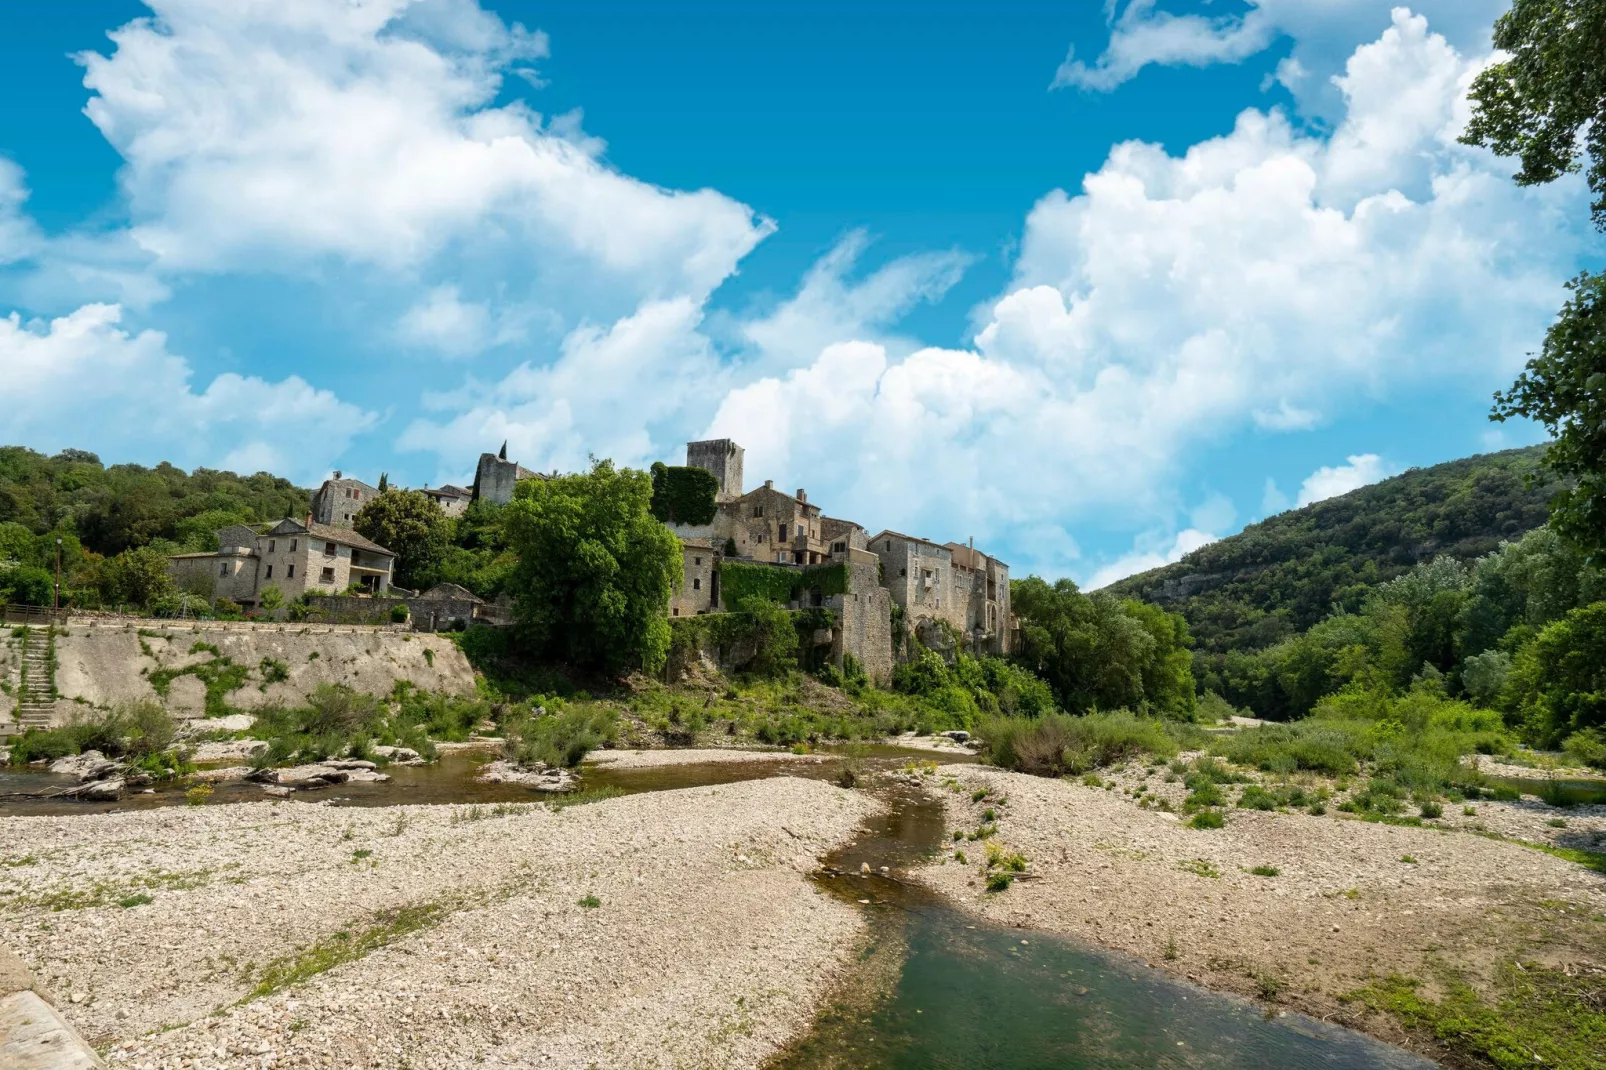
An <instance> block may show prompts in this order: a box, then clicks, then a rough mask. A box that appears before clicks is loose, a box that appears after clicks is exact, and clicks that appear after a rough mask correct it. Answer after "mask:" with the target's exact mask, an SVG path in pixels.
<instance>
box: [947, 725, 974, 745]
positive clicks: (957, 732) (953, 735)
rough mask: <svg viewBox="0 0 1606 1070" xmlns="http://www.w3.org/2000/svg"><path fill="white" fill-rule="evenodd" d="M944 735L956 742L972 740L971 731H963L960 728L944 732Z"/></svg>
mask: <svg viewBox="0 0 1606 1070" xmlns="http://www.w3.org/2000/svg"><path fill="white" fill-rule="evenodd" d="M943 735H945V736H947V737H948V738H949V739H951V740H953V741H954V742H955V743H969V742H970V733H969V732H965V731H962V730H961V729H958V728H955V729H953V730H952V731H950V732H944V733H943Z"/></svg>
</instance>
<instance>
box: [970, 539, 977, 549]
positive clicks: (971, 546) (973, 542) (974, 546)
mask: <svg viewBox="0 0 1606 1070" xmlns="http://www.w3.org/2000/svg"><path fill="white" fill-rule="evenodd" d="M970 548H971V549H972V550H974V549H975V548H976V536H974V535H972V536H971V537H970Z"/></svg>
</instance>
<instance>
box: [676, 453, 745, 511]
mask: <svg viewBox="0 0 1606 1070" xmlns="http://www.w3.org/2000/svg"><path fill="white" fill-rule="evenodd" d="M743 452H744V451H743V450H742V447H740V446H738V445H737V444H736V443H734V442H732V441H731V440H730V439H728V438H711V439H708V440H707V441H704V442H688V443H686V467H687V468H702V469H705V470H707V471H709V472H712V473H713V474H714V478H715V479H717V480H719V490H718V491H717V492H716V493H715V495H714V499H715V500H716V501H721V502H728V501H730V500H731V499H732V498H740V497H741V496H742V454H743Z"/></svg>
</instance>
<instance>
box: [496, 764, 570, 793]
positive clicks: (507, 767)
mask: <svg viewBox="0 0 1606 1070" xmlns="http://www.w3.org/2000/svg"><path fill="white" fill-rule="evenodd" d="M474 779H475V780H477V781H479V782H480V783H481V784H523V785H524V786H525V787H527V788H533V789H534V790H536V791H549V792H557V793H561V792H565V791H573V790H574V789H575V786H576V784H577V783H578V780H577V778H576V777H575V775H574V774H573V773H571V772H569V771H568V770H567V769H554V768H553V767H552V766H549V765H537V766H533V767H530V768H526V767H524V766H521V765H519V764H518V763H517V762H510V761H508V760H506V759H498V760H497V761H494V762H492V763H490V764H489V765H486V766H482V767H481V768H480V771H479V773H478V775H476V776H475V777H474Z"/></svg>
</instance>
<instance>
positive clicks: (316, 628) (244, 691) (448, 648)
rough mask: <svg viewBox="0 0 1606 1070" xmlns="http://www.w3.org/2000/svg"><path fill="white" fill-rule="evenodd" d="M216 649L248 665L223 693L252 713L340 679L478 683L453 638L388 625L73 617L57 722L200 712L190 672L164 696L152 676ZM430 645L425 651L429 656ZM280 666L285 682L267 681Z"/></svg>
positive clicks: (379, 691)
mask: <svg viewBox="0 0 1606 1070" xmlns="http://www.w3.org/2000/svg"><path fill="white" fill-rule="evenodd" d="M196 644H207V645H209V646H213V647H216V648H217V649H218V651H219V652H220V654H221V655H223V656H226V657H228V658H230V659H231V660H232V662H233V664H235V665H239V666H243V667H244V668H245V669H246V670H247V677H246V681H245V683H244V686H242V687H240V688H239V689H238V690H235V691H232V692H230V693H229V694H228V695H227V696H226V701H227V703H228V705H230V706H232V707H235V708H237V709H242V710H251V709H255V708H257V707H259V706H263V705H266V704H268V703H273V702H283V703H296V702H300V701H301V700H302V699H303V698H304V697H305V695H306V694H307V692H309V691H311V690H312V689H313V688H314V687H316V686H317V685H318V684H323V683H330V684H345V685H346V686H348V687H352V688H355V689H357V690H358V691H364V692H367V693H369V694H374V695H384V694H388V693H389V692H390V690H391V689H392V688H393V687H394V686H395V684H396V682H397V681H398V680H409V681H411V682H412V683H414V684H416V685H418V686H419V687H421V688H423V689H425V690H428V691H447V692H452V693H467V692H471V691H473V690H474V670H473V669H472V668H471V667H470V666H469V663H468V659H466V658H465V657H463V652H462V651H460V650H459V649H457V647H456V645H454V644H453V643H452V642H451V641H450V640H448V639H445V638H443V637H439V636H434V635H420V634H409V633H407V632H402V631H391V630H388V629H383V630H382V629H376V628H363V627H343V626H339V625H327V624H290V623H285V624H257V623H246V622H235V623H224V622H220V621H206V622H195V623H183V622H162V621H135V620H97V619H94V618H80V617H74V618H72V619H71V620H70V621H69V622H68V624H67V627H66V629H65V632H64V634H60V635H58V636H57V637H56V690H57V692H58V693H59V694H60V696H61V698H60V699H59V700H58V701H57V703H56V717H57V720H58V722H59V721H61V720H64V719H65V718H66V717H68V716H70V715H71V714H72V713H73V712H74V711H75V710H81V709H84V708H85V707H86V706H89V707H108V706H112V705H115V704H116V703H119V702H127V701H135V700H140V699H153V700H156V701H159V702H161V703H163V705H165V706H166V707H167V708H168V709H169V710H170V711H171V712H173V713H174V714H175V715H177V716H183V717H199V716H202V715H203V713H204V710H205V700H206V688H205V685H204V683H203V682H202V681H201V680H200V679H199V678H198V677H196V676H193V675H180V676H175V677H173V678H172V680H171V682H170V683H169V684H168V687H167V692H168V693H167V695H166V696H165V697H163V696H160V695H158V694H157V691H156V689H155V688H154V687H153V686H152V684H151V679H150V674H151V673H152V672H155V671H157V670H161V669H167V670H173V669H183V668H185V667H188V666H194V665H202V664H206V663H208V662H211V661H213V660H214V657H215V656H214V655H213V654H212V653H211V651H209V650H206V649H204V648H197V646H196ZM426 651H427V652H428V653H426ZM264 659H273V660H272V662H271V663H269V667H268V668H269V673H270V674H271V673H272V672H273V671H274V670H275V668H276V666H277V665H282V666H283V671H284V672H285V673H286V674H287V679H285V680H283V681H282V682H269V681H268V680H267V679H264V672H263V664H264Z"/></svg>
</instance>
